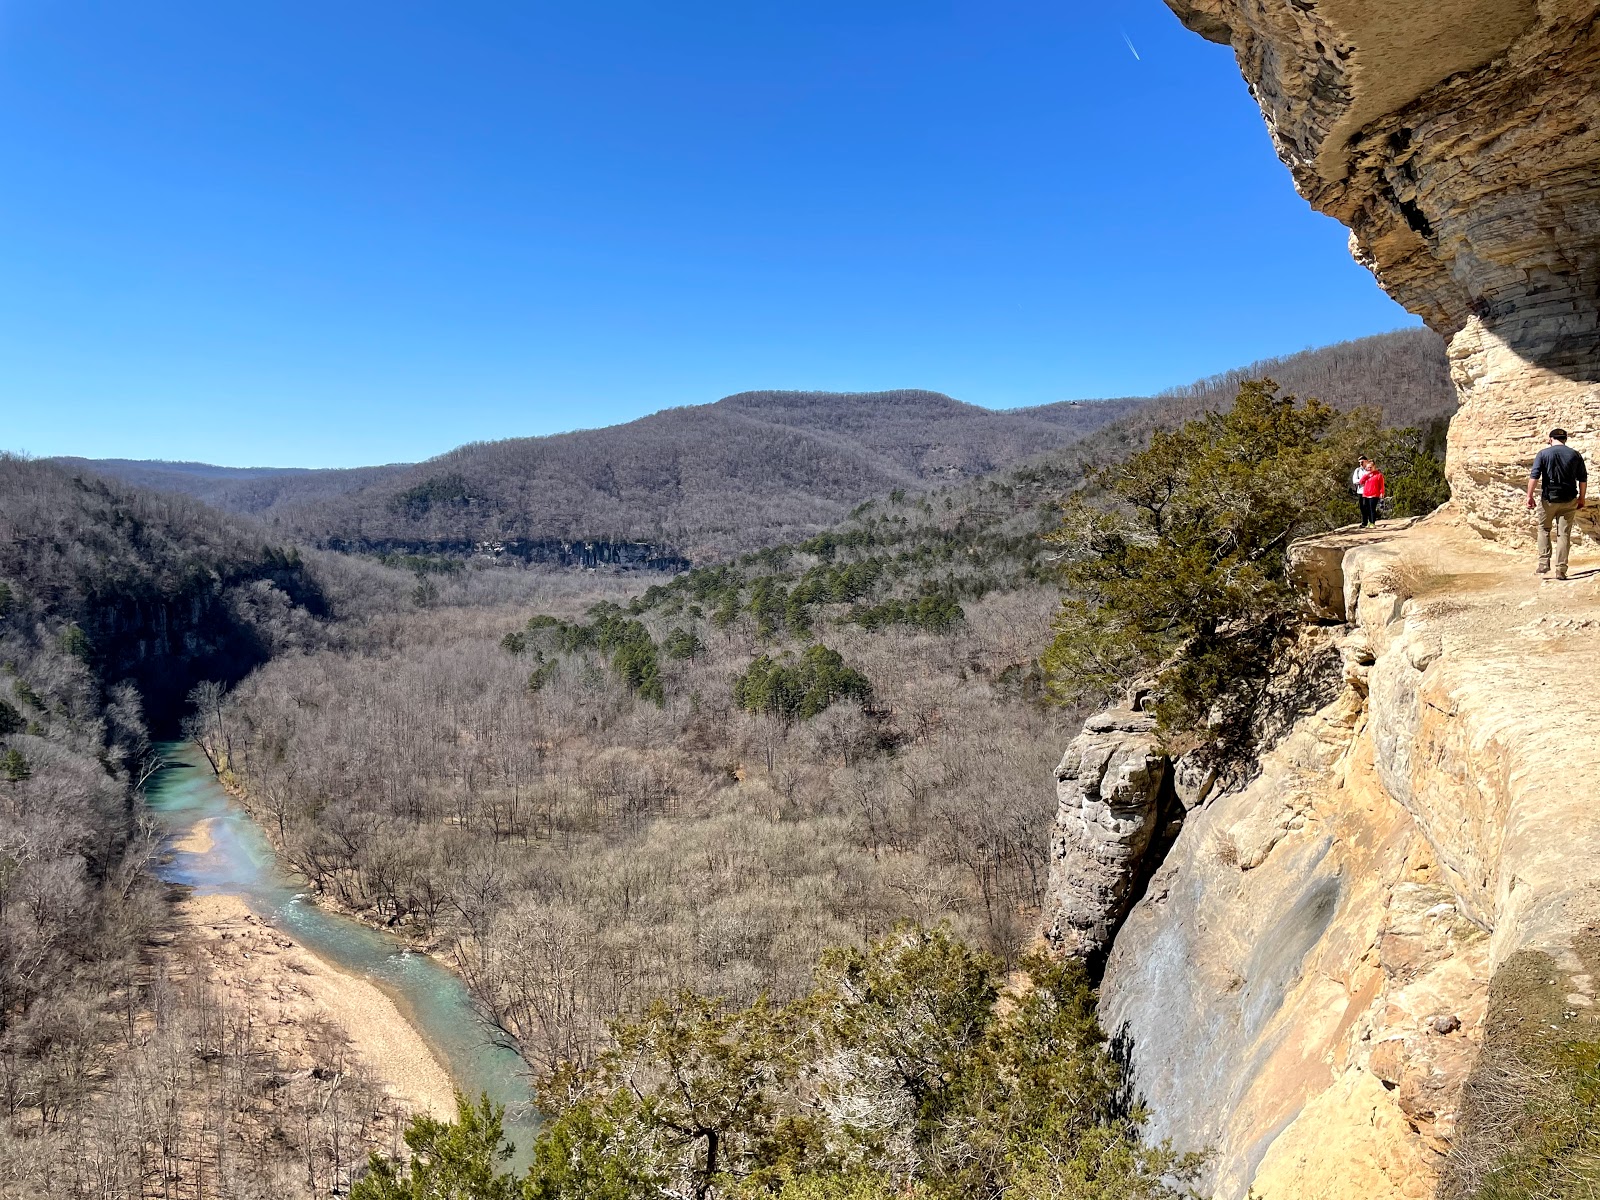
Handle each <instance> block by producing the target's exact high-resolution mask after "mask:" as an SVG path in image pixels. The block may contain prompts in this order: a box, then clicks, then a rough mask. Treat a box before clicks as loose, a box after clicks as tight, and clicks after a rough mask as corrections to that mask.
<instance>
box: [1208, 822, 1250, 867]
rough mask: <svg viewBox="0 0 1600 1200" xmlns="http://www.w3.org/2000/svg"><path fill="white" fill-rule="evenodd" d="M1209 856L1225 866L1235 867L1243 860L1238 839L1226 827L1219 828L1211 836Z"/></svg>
mask: <svg viewBox="0 0 1600 1200" xmlns="http://www.w3.org/2000/svg"><path fill="white" fill-rule="evenodd" d="M1211 857H1212V858H1213V859H1214V860H1216V861H1217V862H1219V863H1221V864H1222V865H1223V866H1225V867H1237V866H1239V864H1240V862H1241V861H1243V855H1242V854H1241V853H1240V851H1239V841H1238V839H1237V838H1235V837H1234V836H1233V834H1232V833H1230V832H1228V831H1227V830H1226V829H1219V830H1218V831H1217V832H1216V833H1215V834H1214V835H1213V836H1212V838H1211Z"/></svg>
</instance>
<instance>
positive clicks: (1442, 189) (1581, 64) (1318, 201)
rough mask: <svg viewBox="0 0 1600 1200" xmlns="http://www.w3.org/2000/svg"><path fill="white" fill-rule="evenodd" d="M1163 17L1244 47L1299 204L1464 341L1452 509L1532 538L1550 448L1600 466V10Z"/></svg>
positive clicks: (1515, 3)
mask: <svg viewBox="0 0 1600 1200" xmlns="http://www.w3.org/2000/svg"><path fill="white" fill-rule="evenodd" d="M1167 3H1168V5H1169V7H1171V8H1172V10H1173V11H1174V12H1175V13H1177V15H1178V16H1179V18H1180V19H1181V20H1182V21H1183V22H1184V23H1185V24H1186V25H1187V26H1189V28H1191V29H1193V30H1195V31H1196V32H1198V33H1200V34H1201V35H1202V36H1204V37H1207V38H1209V39H1211V40H1213V41H1216V42H1221V43H1225V44H1228V45H1231V46H1232V47H1233V49H1234V52H1235V54H1236V56H1237V58H1238V62H1239V67H1240V69H1241V71H1242V72H1243V73H1244V76H1245V79H1246V81H1247V82H1248V83H1249V85H1250V88H1251V92H1252V94H1253V95H1254V96H1255V98H1256V99H1257V100H1258V101H1259V102H1260V105H1261V111H1262V115H1263V116H1264V117H1265V118H1266V121H1267V126H1268V129H1269V130H1270V131H1271V133H1272V137H1273V141H1274V143H1275V144H1276V146H1277V148H1278V153H1279V155H1280V156H1281V157H1282V158H1283V160H1284V162H1285V163H1286V164H1287V165H1288V167H1289V169H1290V171H1291V172H1292V174H1293V176H1294V181H1295V185H1296V187H1297V188H1298V189H1299V191H1300V194H1301V195H1302V196H1304V197H1305V198H1306V199H1307V200H1308V201H1309V202H1310V203H1311V204H1312V205H1313V207H1315V208H1316V209H1318V210H1319V211H1321V212H1324V213H1327V214H1328V215H1329V216H1332V217H1335V218H1337V219H1338V220H1340V221H1342V222H1343V223H1344V224H1345V225H1347V226H1348V227H1349V228H1350V230H1351V238H1350V242H1351V251H1352V253H1353V254H1354V255H1355V256H1356V258H1357V259H1359V260H1360V261H1361V262H1362V263H1363V264H1365V265H1366V266H1368V267H1369V268H1371V270H1372V272H1373V274H1374V275H1375V276H1376V277H1377V279H1378V282H1379V283H1380V284H1381V285H1382V286H1383V288H1384V290H1385V291H1387V292H1388V293H1389V294H1390V295H1391V296H1393V297H1394V298H1395V299H1396V300H1398V301H1399V302H1400V303H1401V304H1403V305H1404V306H1405V307H1406V308H1408V309H1409V310H1411V311H1412V312H1414V313H1416V314H1418V315H1419V316H1421V317H1422V319H1423V320H1424V321H1426V322H1427V323H1428V324H1429V325H1430V326H1431V327H1432V328H1434V329H1435V330H1437V331H1438V332H1439V333H1441V334H1443V335H1444V336H1445V337H1447V338H1448V339H1449V347H1450V349H1449V353H1450V362H1451V371H1452V376H1453V378H1454V382H1455V385H1456V389H1457V391H1458V393H1459V396H1460V400H1461V409H1460V412H1459V413H1458V414H1457V416H1456V418H1455V420H1454V421H1453V422H1452V424H1451V429H1450V442H1449V459H1448V464H1447V471H1448V474H1449V477H1450V483H1451V486H1452V488H1453V489H1454V492H1455V504H1456V506H1457V508H1458V509H1459V510H1460V511H1461V512H1462V513H1463V515H1464V516H1465V517H1466V519H1467V520H1468V521H1469V522H1471V524H1472V525H1473V527H1474V528H1476V529H1477V530H1478V531H1479V532H1481V533H1485V534H1487V535H1489V536H1493V537H1516V536H1521V534H1522V533H1523V531H1524V530H1525V526H1526V521H1527V518H1526V515H1525V512H1524V510H1523V508H1522V505H1521V501H1520V494H1521V490H1522V488H1523V486H1524V481H1525V479H1526V473H1527V465H1528V463H1529V462H1530V461H1531V459H1532V457H1533V455H1534V453H1536V452H1537V450H1538V449H1539V448H1540V447H1541V446H1542V445H1543V444H1544V433H1545V432H1546V431H1547V430H1548V429H1549V428H1550V427H1551V426H1553V425H1557V424H1560V425H1564V426H1566V428H1567V429H1568V430H1569V431H1571V433H1572V434H1573V441H1572V444H1573V445H1574V446H1576V447H1577V448H1578V449H1580V450H1582V451H1584V452H1585V453H1586V454H1589V455H1591V456H1592V455H1595V454H1596V453H1597V452H1600V4H1597V3H1596V2H1595V0H1436V2H1432V3H1426V4H1419V3H1409V4H1408V3H1395V2H1393V0H1167ZM1594 520H1595V516H1594V510H1591V513H1590V514H1588V516H1587V521H1588V525H1589V529H1590V531H1591V532H1593V531H1594V529H1595V526H1594Z"/></svg>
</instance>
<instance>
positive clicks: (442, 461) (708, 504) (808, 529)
mask: <svg viewBox="0 0 1600 1200" xmlns="http://www.w3.org/2000/svg"><path fill="white" fill-rule="evenodd" d="M1267 373H1272V374H1274V375H1275V376H1282V378H1280V379H1279V382H1280V383H1283V384H1284V385H1285V386H1286V387H1288V388H1290V389H1291V390H1295V389H1298V390H1301V391H1310V392H1313V393H1318V392H1320V393H1323V394H1324V396H1323V398H1325V399H1328V400H1329V401H1330V403H1333V404H1335V405H1336V406H1338V407H1355V406H1357V405H1359V404H1367V403H1376V404H1378V405H1380V406H1381V407H1384V408H1385V410H1386V412H1387V411H1389V410H1390V409H1391V408H1393V409H1394V410H1395V414H1394V415H1395V416H1396V417H1397V418H1398V419H1399V420H1400V421H1401V422H1402V423H1404V422H1408V421H1409V420H1410V419H1411V417H1412V416H1413V415H1421V416H1425V417H1430V418H1431V417H1433V416H1436V415H1438V414H1439V413H1440V412H1441V411H1444V410H1445V406H1446V405H1447V403H1448V401H1449V396H1450V392H1449V381H1448V373H1447V370H1446V367H1445V363H1444V356H1443V350H1442V345H1441V344H1440V343H1439V341H1438V339H1437V337H1435V336H1434V335H1433V334H1431V333H1428V332H1427V331H1425V330H1416V329H1412V330H1400V331H1397V332H1394V333H1389V334H1380V335H1377V336H1375V337H1372V338H1364V339H1358V340H1356V341H1352V342H1345V343H1338V344H1335V345H1333V346H1329V347H1322V348H1319V349H1316V350H1310V351H1303V352H1301V353H1299V354H1295V355H1289V356H1287V357H1285V358H1280V359H1268V360H1263V361H1262V362H1258V363H1254V364H1251V365H1250V366H1248V367H1244V368H1239V369H1238V370H1235V371H1231V372H1225V373H1223V374H1221V375H1218V376H1213V377H1211V378H1209V379H1206V380H1200V381H1197V382H1196V383H1194V384H1190V385H1187V386H1185V387H1181V388H1173V389H1169V390H1168V391H1167V392H1164V393H1160V394H1158V395H1157V396H1153V397H1122V398H1116V399H1106V400H1074V401H1057V402H1054V403H1052V404H1047V405H1038V406H1033V407H1028V408H1019V409H998V410H997V409H987V408H983V407H981V406H979V405H974V404H969V403H966V402H964V401H961V400H957V399H955V398H953V397H950V396H948V395H945V394H944V393H941V392H934V391H928V390H925V389H915V388H903V389H894V390H889V391H882V392H821V391H799V390H752V391H746V392H738V393H734V394H733V395H730V396H725V397H723V398H722V399H720V400H717V401H715V402H712V403H710V404H701V405H684V406H679V407H675V408H669V409H663V410H661V411H659V412H655V413H650V414H648V415H646V416H643V417H640V418H637V419H635V420H633V421H629V422H625V423H622V424H619V425H612V426H606V427H602V428H599V429H586V430H573V431H569V432H564V433H558V434H550V435H545V436H541V437H529V438H507V439H500V440H496V441H488V442H471V443H467V444H465V445H462V446H458V447H455V448H454V449H451V450H448V451H446V452H444V453H443V454H440V455H437V456H435V457H434V458H430V459H427V460H425V461H423V462H420V463H396V464H388V465H383V466H370V467H344V468H326V469H317V468H259V467H232V468H229V467H214V466H211V465H210V464H204V463H161V462H158V461H143V462H141V461H132V460H124V459H114V460H98V461H97V460H88V459H63V460H58V461H61V462H63V463H64V464H65V465H68V466H70V467H71V468H73V469H76V470H82V471H88V472H92V473H96V474H104V475H110V476H112V477H114V478H116V479H119V480H121V481H123V482H126V483H132V484H135V485H137V486H142V487H147V488H152V489H154V490H159V491H169V492H179V493H181V494H186V495H190V496H194V497H196V498H198V499H201V500H204V501H206V502H207V503H210V504H212V505H215V506H216V507H219V508H222V509H224V510H225V511H230V512H235V513H242V514H248V515H252V516H255V517H257V518H258V519H260V520H262V521H263V522H265V524H266V525H267V527H268V528H269V529H270V530H271V531H272V533H273V534H274V536H278V537H283V538H290V539H294V540H299V541H303V542H308V543H311V544H316V545H322V546H332V545H337V546H339V547H341V548H354V549H366V550H380V551H381V550H387V549H399V548H404V549H406V550H407V551H408V552H417V551H419V550H426V549H427V548H428V547H429V546H433V545H437V546H439V547H441V548H442V547H444V546H449V547H451V548H452V550H451V552H455V551H454V549H453V548H455V547H459V546H460V545H463V544H465V545H473V544H478V543H483V542H501V543H507V542H516V543H530V542H549V541H550V540H552V539H555V540H569V541H574V540H575V541H583V540H598V541H613V542H618V543H621V542H628V543H649V544H651V545H652V546H654V547H656V548H657V549H660V550H664V551H670V552H671V553H672V554H675V555H680V556H684V557H687V558H689V559H691V560H694V561H705V560H707V559H716V558H722V557H725V556H727V555H729V554H732V553H737V552H739V551H744V550H749V549H753V548H756V547H759V546H762V545H771V544H775V543H777V542H782V541H787V540H793V539H797V538H804V537H807V536H810V535H811V534H813V533H816V532H818V531H819V530H821V529H824V528H826V527H828V526H830V525H832V524H833V523H835V522H837V521H838V520H840V519H841V518H843V517H844V516H845V515H846V514H847V513H848V512H849V511H850V509H851V508H853V507H854V506H855V505H856V504H859V503H860V502H862V501H864V500H866V499H868V498H870V497H872V496H876V495H883V494H886V493H889V492H891V491H894V490H896V489H906V490H922V489H924V488H928V487H934V486H938V485H940V484H944V483H952V482H957V481H959V480H962V479H970V478H976V477H979V476H982V475H986V474H989V473H991V472H993V471H996V470H1001V469H1004V468H1006V467H1010V466H1013V465H1015V464H1018V463H1021V462H1023V461H1026V460H1029V459H1032V458H1036V457H1038V456H1039V455H1040V454H1044V453H1054V452H1058V451H1063V450H1066V449H1068V448H1069V447H1074V446H1081V447H1083V448H1084V449H1085V450H1086V451H1089V455H1088V457H1090V458H1093V457H1096V456H1098V455H1100V454H1102V453H1106V454H1109V453H1115V452H1117V450H1118V448H1119V447H1122V446H1126V445H1130V444H1133V443H1135V442H1138V441H1139V440H1140V439H1141V438H1142V437H1143V436H1144V432H1141V431H1145V432H1147V430H1146V427H1147V426H1149V425H1151V424H1152V423H1160V422H1161V421H1163V420H1165V419H1168V418H1169V417H1172V416H1177V417H1179V419H1181V418H1182V416H1184V415H1187V414H1188V410H1189V409H1191V408H1193V407H1194V406H1195V405H1202V406H1204V405H1215V404H1226V403H1228V402H1230V401H1231V399H1232V394H1233V392H1234V391H1236V390H1237V383H1238V381H1240V380H1242V379H1244V378H1248V377H1251V376H1254V375H1261V374H1267ZM1305 385H1311V386H1310V387H1307V386H1305ZM1163 414H1165V415H1163Z"/></svg>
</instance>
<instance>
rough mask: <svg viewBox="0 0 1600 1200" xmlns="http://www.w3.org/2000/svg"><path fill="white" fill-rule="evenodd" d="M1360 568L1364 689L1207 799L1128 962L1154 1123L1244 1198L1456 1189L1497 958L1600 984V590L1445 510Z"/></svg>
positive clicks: (1351, 597)
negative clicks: (1590, 708)
mask: <svg viewBox="0 0 1600 1200" xmlns="http://www.w3.org/2000/svg"><path fill="white" fill-rule="evenodd" d="M1310 557H1312V558H1314V557H1315V556H1310ZM1583 569H1584V568H1582V567H1580V568H1579V569H1578V571H1577V572H1575V574H1581V572H1582V571H1583ZM1340 575H1341V576H1342V598H1343V603H1344V604H1345V607H1346V612H1347V615H1348V616H1349V618H1350V624H1349V626H1348V629H1347V632H1346V633H1345V634H1344V645H1343V649H1344V651H1345V655H1346V664H1347V669H1346V680H1347V682H1348V684H1349V686H1348V687H1347V688H1346V690H1345V691H1344V693H1343V694H1342V695H1341V696H1340V698H1339V699H1338V700H1337V701H1335V702H1334V703H1333V704H1331V705H1329V706H1328V707H1327V708H1325V709H1324V710H1322V711H1321V712H1320V713H1318V714H1317V715H1316V716H1314V717H1311V718H1307V719H1305V720H1302V721H1301V722H1299V723H1298V724H1297V726H1296V727H1295V729H1294V731H1293V733H1292V734H1291V735H1290V736H1289V737H1288V738H1287V739H1285V740H1284V742H1283V743H1282V744H1280V745H1279V746H1278V747H1277V748H1276V749H1275V750H1274V751H1272V752H1271V753H1270V754H1269V755H1267V756H1266V758H1265V760H1264V762H1263V770H1262V773H1261V775H1260V776H1259V777H1258V778H1257V779H1256V780H1254V781H1253V782H1252V783H1251V784H1250V785H1249V786H1248V787H1246V788H1244V789H1242V790H1236V791H1232V792H1226V793H1223V794H1221V795H1217V796H1214V797H1212V798H1210V799H1209V800H1207V801H1206V802H1205V803H1204V804H1203V805H1202V806H1200V807H1198V808H1196V809H1194V810H1193V811H1191V812H1190V813H1189V814H1188V817H1187V820H1186V822H1185V824H1184V826H1183V829H1182V832H1181V834H1180V835H1179V836H1178V838H1177V841H1176V843H1175V844H1174V845H1173V846H1172V848H1171V850H1170V851H1169V852H1168V853H1167V854H1166V856H1165V859H1164V861H1163V862H1162V863H1161V865H1160V867H1159V869H1157V870H1156V871H1155V872H1154V875H1153V877H1152V878H1150V880H1149V883H1148V886H1147V887H1145V888H1144V891H1143V894H1142V898H1140V899H1139V900H1138V901H1137V903H1136V904H1135V905H1134V907H1133V908H1132V910H1131V912H1129V913H1128V915H1127V917H1126V919H1125V921H1124V922H1123V924H1122V926H1121V929H1120V932H1118V934H1117V936H1116V938H1115V941H1114V943H1113V945H1112V948H1111V950H1110V953H1109V955H1108V957H1107V960H1106V970H1105V977H1104V981H1103V987H1102V1002H1101V1013H1102V1018H1103V1020H1104V1021H1105V1023H1106V1025H1107V1028H1108V1029H1109V1030H1111V1031H1112V1032H1113V1033H1120V1034H1122V1035H1123V1036H1124V1037H1126V1038H1127V1040H1128V1043H1129V1046H1130V1054H1131V1061H1132V1064H1133V1070H1134V1076H1135V1081H1136V1085H1137V1087H1138V1089H1139V1090H1140V1091H1141V1092H1142V1093H1143V1095H1144V1096H1145V1097H1146V1099H1147V1100H1148V1101H1149V1102H1150V1106H1151V1109H1152V1112H1153V1119H1152V1124H1151V1127H1150V1132H1151V1133H1152V1134H1153V1135H1154V1136H1155V1137H1157V1138H1162V1137H1170V1138H1172V1139H1173V1141H1174V1143H1175V1144H1176V1145H1177V1146H1178V1147H1179V1148H1181V1149H1201V1148H1210V1149H1212V1150H1213V1151H1214V1152H1215V1158H1214V1160H1213V1171H1214V1175H1213V1178H1212V1179H1211V1180H1210V1183H1211V1184H1212V1185H1213V1186H1214V1188H1215V1195H1216V1196H1217V1197H1218V1200H1243V1197H1245V1196H1246V1195H1247V1193H1249V1192H1250V1191H1251V1190H1252V1189H1253V1190H1254V1193H1255V1195H1256V1196H1258V1197H1260V1198H1261V1200H1303V1198H1311V1197H1339V1198H1346V1197H1349V1198H1353V1197H1361V1198H1362V1200H1386V1198H1398V1197H1407V1198H1409V1197H1427V1196H1432V1195H1434V1194H1435V1189H1436V1187H1437V1185H1438V1182H1439V1180H1440V1178H1441V1177H1442V1175H1443V1174H1444V1173H1446V1172H1447V1171H1449V1170H1452V1169H1454V1168H1453V1164H1456V1163H1457V1162H1458V1160H1459V1159H1460V1158H1461V1153H1460V1151H1461V1145H1460V1142H1459V1141H1458V1119H1459V1118H1460V1116H1461V1114H1462V1113H1463V1112H1464V1111H1467V1110H1469V1109H1470V1108H1471V1106H1472V1102H1473V1097H1474V1095H1475V1093H1474V1092H1473V1091H1472V1089H1471V1085H1470V1083H1469V1077H1471V1075H1472V1071H1473V1064H1474V1062H1475V1061H1476V1060H1477V1059H1478V1057H1479V1054H1480V1050H1481V1049H1482V1047H1483V1046H1484V1045H1485V1037H1486V1030H1489V1031H1490V1032H1491V1033H1492V1031H1493V1030H1494V1028H1496V1025H1495V1023H1494V1022H1493V1021H1490V1020H1488V1016H1489V996H1490V990H1489V985H1490V980H1491V978H1492V977H1494V975H1495V972H1496V971H1497V970H1499V969H1500V968H1501V967H1502V966H1503V965H1505V964H1507V963H1512V962H1517V961H1531V960H1536V961H1538V962H1541V963H1546V962H1547V963H1549V964H1551V968H1550V986H1551V987H1553V988H1554V989H1555V990H1556V992H1557V993H1559V994H1560V995H1563V996H1567V997H1568V1001H1567V1002H1568V1003H1569V1004H1570V1005H1572V1006H1575V1010H1576V1009H1583V1010H1585V1011H1587V1009H1588V1008H1589V1007H1592V1005H1593V1000H1594V995H1595V981H1594V974H1595V973H1594V971H1593V970H1592V968H1591V967H1590V966H1586V965H1585V964H1586V963H1588V962H1590V961H1591V960H1592V959H1593V954H1592V953H1589V952H1588V951H1585V950H1584V949H1583V947H1584V946H1586V945H1589V946H1591V947H1592V944H1593V943H1594V941H1595V937H1596V933H1595V931H1596V930H1597V929H1600V859H1597V857H1596V855H1595V854H1594V847H1595V846H1596V845H1600V806H1597V805H1596V804H1595V803H1594V802H1593V796H1592V790H1591V781H1592V780H1594V779H1596V778H1600V730H1597V729H1596V728H1594V727H1593V723H1592V721H1591V719H1590V716H1589V714H1588V712H1587V711H1586V701H1585V697H1586V695H1587V694H1588V689H1589V687H1590V684H1589V679H1590V677H1591V675H1592V671H1593V667H1592V664H1593V663H1595V662H1597V661H1600V587H1597V586H1596V583H1595V582H1594V581H1591V582H1589V583H1581V582H1579V583H1574V584H1571V585H1568V586H1565V587H1557V586H1548V585H1547V586H1541V585H1539V584H1538V583H1537V582H1536V581H1535V579H1534V577H1533V575H1532V573H1531V569H1530V564H1529V563H1528V562H1526V561H1523V560H1522V559H1521V558H1514V557H1512V556H1510V555H1507V554H1505V553H1504V551H1502V550H1500V549H1499V548H1497V547H1495V546H1493V545H1491V544H1489V543H1486V542H1484V541H1483V540H1482V539H1480V538H1479V537H1478V536H1477V535H1476V534H1475V533H1473V532H1472V531H1470V530H1469V529H1467V528H1466V527H1465V526H1464V525H1462V524H1459V523H1453V522H1446V521H1441V520H1438V519H1435V520H1432V521H1428V522H1424V523H1422V524H1421V525H1418V526H1417V527H1415V528H1412V529H1407V530H1404V531H1401V532H1399V533H1397V534H1396V535H1394V536H1390V537H1378V538H1372V537H1370V536H1369V538H1368V539H1367V540H1365V541H1362V542H1361V543H1360V544H1357V545H1354V546H1349V547H1346V548H1344V553H1343V558H1342V561H1341V567H1340ZM1593 578H1594V579H1600V575H1597V576H1595V577H1593ZM1329 586H1330V587H1331V586H1332V584H1331V583H1330V584H1329ZM1130 736H1131V735H1130ZM1069 757H1070V756H1069ZM1064 800H1065V796H1064ZM1067 812H1068V806H1067V805H1066V804H1065V803H1064V805H1063V813H1064V814H1065V813H1067ZM1586 953H1588V957H1587V958H1586V957H1585V954H1586ZM1530 956H1531V959H1530ZM1503 990H1504V989H1503ZM1573 997H1576V999H1573ZM1502 1024H1505V1022H1502ZM1511 1024H1515V1022H1512V1023H1511ZM1524 1024H1525V1022H1524ZM1550 1036H1560V1035H1559V1031H1558V1032H1556V1033H1552V1034H1551V1035H1550ZM1484 1053H1485V1054H1487V1053H1488V1052H1487V1051H1484ZM1479 1107H1480V1108H1481V1105H1480V1106H1479ZM1479 1124H1480V1126H1481V1125H1483V1124H1484V1123H1483V1122H1481V1121H1480V1122H1479ZM1472 1136H1475V1137H1480V1138H1481V1137H1482V1136H1484V1135H1483V1133H1482V1130H1481V1128H1480V1129H1479V1131H1478V1132H1477V1133H1474V1134H1472Z"/></svg>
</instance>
